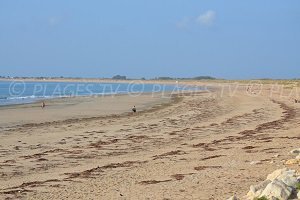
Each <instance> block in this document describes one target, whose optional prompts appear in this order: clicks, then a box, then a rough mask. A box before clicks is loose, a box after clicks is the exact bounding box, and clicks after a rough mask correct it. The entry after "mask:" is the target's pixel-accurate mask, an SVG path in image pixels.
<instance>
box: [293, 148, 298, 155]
mask: <svg viewBox="0 0 300 200" xmlns="http://www.w3.org/2000/svg"><path fill="white" fill-rule="evenodd" d="M291 153H293V154H300V148H299V149H293V150H292V151H291Z"/></svg>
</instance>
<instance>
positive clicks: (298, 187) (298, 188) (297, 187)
mask: <svg viewBox="0 0 300 200" xmlns="http://www.w3.org/2000/svg"><path fill="white" fill-rule="evenodd" d="M296 189H297V191H300V183H297V184H296Z"/></svg>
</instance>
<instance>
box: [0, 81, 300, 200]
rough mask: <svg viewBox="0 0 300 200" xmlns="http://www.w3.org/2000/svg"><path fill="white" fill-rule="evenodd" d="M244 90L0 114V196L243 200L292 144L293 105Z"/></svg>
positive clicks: (80, 102) (295, 134) (267, 91)
mask: <svg viewBox="0 0 300 200" xmlns="http://www.w3.org/2000/svg"><path fill="white" fill-rule="evenodd" d="M195 84H196V83H195ZM246 88H247V87H246V86H243V87H240V88H235V87H232V88H231V89H229V86H228V85H222V87H218V89H217V90H215V91H214V92H201V93H194V94H192V95H191V94H181V95H178V96H173V97H172V98H163V99H161V98H159V97H158V96H157V97H156V98H154V99H152V98H150V96H147V95H143V96H141V97H135V98H131V97H128V96H119V97H117V99H113V100H112V99H101V100H100V99H76V100H71V101H69V100H67V101H66V100H61V101H54V102H51V103H50V105H49V106H47V107H46V109H44V110H41V108H39V107H36V105H30V106H28V105H26V106H24V105H23V106H19V107H6V108H1V110H0V113H1V120H0V124H1V134H0V169H1V171H0V198H3V199H5V198H24V199H39V200H40V199H200V200H208V199H222V200H223V199H226V198H228V197H230V196H232V195H233V194H234V193H236V194H238V195H240V196H243V195H244V194H245V193H247V191H248V190H249V186H250V185H253V184H255V183H256V182H259V181H261V180H264V178H265V176H266V175H267V174H268V173H270V172H272V171H274V170H275V169H277V168H279V167H282V166H283V163H282V160H284V159H287V158H289V157H290V156H289V155H288V154H287V153H286V152H289V150H291V149H293V148H297V147H299V142H298V139H299V138H300V133H299V124H300V121H299V118H300V115H299V114H300V110H299V109H300V104H295V103H294V102H293V101H292V99H291V96H290V95H285V96H283V95H282V94H280V92H279V91H276V92H274V91H272V90H273V89H272V88H270V86H268V85H266V86H265V87H264V88H263V90H262V92H261V93H260V92H259V91H254V90H253V91H252V92H253V93H252V92H250V94H249V91H248V92H247V89H246ZM252 89H253V88H252ZM287 94H289V93H287ZM141 102H142V103H141ZM132 104H136V105H137V107H138V108H139V107H142V110H143V111H141V112H138V113H137V114H132V113H126V112H125V111H127V110H128V106H129V107H131V106H132ZM124 112H125V113H124ZM258 161H259V162H258Z"/></svg>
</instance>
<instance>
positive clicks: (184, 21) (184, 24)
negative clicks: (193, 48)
mask: <svg viewBox="0 0 300 200" xmlns="http://www.w3.org/2000/svg"><path fill="white" fill-rule="evenodd" d="M190 22H191V19H190V18H189V17H184V18H183V19H181V20H180V21H178V22H177V23H176V26H177V28H179V29H185V28H187V27H188V25H189V23H190Z"/></svg>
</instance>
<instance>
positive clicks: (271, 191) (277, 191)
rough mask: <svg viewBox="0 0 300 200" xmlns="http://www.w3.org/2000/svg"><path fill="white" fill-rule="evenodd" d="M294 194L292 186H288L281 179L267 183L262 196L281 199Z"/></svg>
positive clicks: (285, 199)
mask: <svg viewBox="0 0 300 200" xmlns="http://www.w3.org/2000/svg"><path fill="white" fill-rule="evenodd" d="M291 194H292V188H291V187H289V186H287V185H286V184H285V183H284V182H283V181H281V180H277V179H275V180H273V181H272V182H271V183H269V184H268V185H267V187H266V188H265V189H264V191H263V192H262V193H261V195H260V197H263V196H265V197H267V198H273V197H275V198H278V199H279V200H287V199H288V198H289V197H290V196H291Z"/></svg>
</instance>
